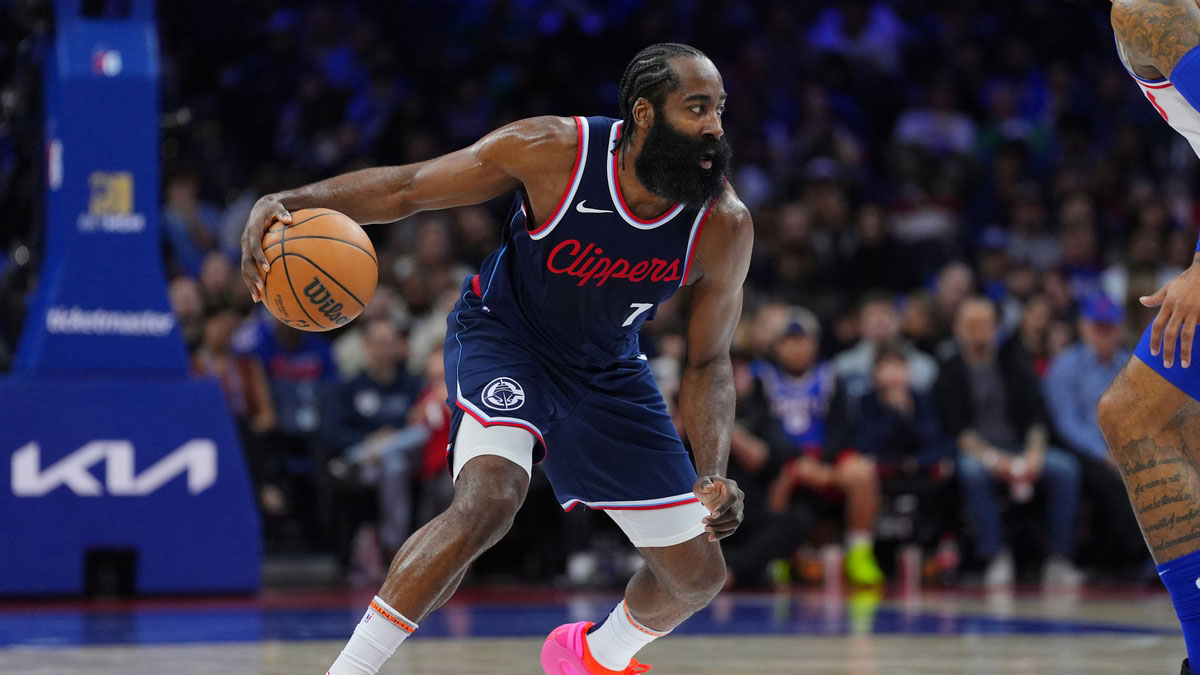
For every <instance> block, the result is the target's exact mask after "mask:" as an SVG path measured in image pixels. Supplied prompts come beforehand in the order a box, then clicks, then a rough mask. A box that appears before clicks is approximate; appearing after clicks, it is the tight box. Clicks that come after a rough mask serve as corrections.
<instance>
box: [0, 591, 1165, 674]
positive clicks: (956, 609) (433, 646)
mask: <svg viewBox="0 0 1200 675" xmlns="http://www.w3.org/2000/svg"><path fill="white" fill-rule="evenodd" d="M300 600H302V599H300ZM359 600H360V598H359V597H357V596H355V597H350V598H345V599H344V600H341V601H337V600H334V601H331V600H329V599H328V598H322V599H320V601H315V602H313V603H311V606H306V604H305V603H304V602H303V601H296V602H295V603H292V602H291V601H289V603H287V604H285V605H283V606H273V605H271V603H267V604H266V605H264V604H262V603H255V602H249V603H242V604H239V603H234V604H232V605H228V606H226V605H221V604H219V603H218V604H210V603H205V604H202V605H200V606H196V605H194V604H192V603H186V602H185V603H181V604H179V605H178V606H176V605H174V604H172V603H155V604H152V605H150V606H134V607H132V608H131V607H121V608H118V609H106V610H96V609H95V608H92V607H87V606H67V607H63V606H61V605H53V604H52V605H49V606H38V605H32V606H31V605H20V606H6V605H2V604H0V672H5V673H29V674H31V675H49V674H60V673H61V674H67V673H72V674H73V673H87V674H92V675H110V674H113V675H115V674H117V673H121V674H125V673H161V674H163V675H176V674H178V675H184V674H195V675H201V674H203V675H208V674H211V673H226V674H243V673H244V674H247V675H283V674H284V673H287V674H292V673H323V672H324V671H325V669H326V668H327V667H328V665H329V664H330V663H331V662H332V660H333V658H334V657H336V655H337V652H338V650H340V649H341V646H342V644H343V643H344V637H343V635H348V634H349V631H350V630H352V629H353V625H354V622H355V621H356V619H357V615H358V614H359V613H360V611H361V605H360V604H359V602H358V601H359ZM613 601H615V596H614V597H608V596H569V595H564V596H562V597H560V598H557V599H547V598H539V599H537V600H534V601H528V602H525V601H522V600H520V599H516V600H513V599H511V598H509V599H505V600H504V601H499V602H498V601H492V600H489V599H488V598H487V596H486V594H484V595H480V596H477V597H475V598H473V599H472V600H469V601H464V602H458V603H455V604H453V605H449V606H447V608H445V609H444V610H443V611H442V612H439V613H438V614H435V615H434V616H432V617H430V618H429V619H428V620H427V621H426V623H425V624H424V625H423V626H422V628H421V631H418V633H417V636H415V637H414V638H412V639H410V640H409V641H407V642H406V643H405V644H404V645H403V646H402V647H401V649H400V651H399V652H398V653H397V655H396V656H395V657H393V659H392V660H391V661H389V662H388V664H387V666H386V667H385V668H384V670H383V671H381V672H383V673H389V674H393V675H400V674H404V675H424V674H428V675H434V674H437V675H444V674H460V673H461V674H464V675H465V674H473V673H480V674H485V673H486V674H494V675H518V674H520V675H540V674H541V672H542V671H541V669H540V667H539V665H538V660H537V656H538V652H539V649H540V646H541V641H542V636H544V634H545V633H546V632H548V631H549V629H550V628H553V627H554V626H555V625H557V624H558V623H562V622H564V621H567V620H578V619H579V618H583V617H586V616H589V615H590V616H599V615H601V614H602V613H603V611H605V608H606V607H610V606H611V604H610V603H611V602H613ZM439 615H441V618H438V617H439ZM426 628H428V629H429V630H426ZM335 632H336V633H337V634H336V635H335V634H334V633H335ZM422 633H426V634H422ZM1183 649H1184V648H1183V640H1182V638H1181V637H1180V635H1179V631H1178V627H1177V626H1176V625H1175V620H1174V613H1173V611H1172V609H1171V603H1170V600H1169V599H1168V598H1167V597H1166V595H1165V594H1161V593H1144V592H1138V593H1112V592H1108V593H1094V592H1093V593H1083V594H1076V595H1071V596H1061V595H1041V594H1039V593H1035V592H1031V593H1018V594H1015V595H1013V594H1002V595H998V596H991V597H987V596H983V595H980V594H970V593H964V594H960V593H949V592H941V593H937V594H925V595H923V596H920V597H910V598H892V599H884V600H879V599H878V598H868V599H867V600H865V601H864V600H863V598H862V597H856V598H847V597H845V596H841V595H826V594H820V593H816V594H811V595H788V596H762V595H729V596H722V597H721V598H718V601H717V602H716V603H714V605H713V606H711V607H710V608H708V609H706V610H704V611H703V612H702V613H700V614H698V615H697V616H696V617H693V619H692V620H691V621H689V622H688V623H687V624H685V625H684V627H681V628H680V629H679V630H678V631H677V633H676V634H673V635H671V636H668V637H666V638H664V639H661V640H659V641H657V642H656V643H654V644H652V645H651V646H650V647H648V648H647V649H646V650H645V651H644V652H643V654H641V655H639V658H641V657H642V656H644V657H645V658H644V659H643V660H644V661H646V662H649V663H652V664H654V666H655V669H654V673H655V674H658V673H662V674H663V675H667V674H670V673H678V674H680V675H684V674H689V675H690V674H710V673H711V674H713V675H717V674H721V675H727V674H730V673H753V674H760V673H762V674H766V673H780V674H782V673H806V674H807V673H812V674H814V675H815V674H818V673H822V674H824V673H830V674H832V673H844V674H848V675H893V674H909V673H911V674H914V675H916V674H922V675H924V674H941V673H945V674H947V675H950V674H960V673H962V674H965V673H979V674H991V673H998V674H999V673H1004V674H1008V673H1011V674H1018V673H1019V674H1046V675H1051V674H1056V673H1138V674H1153V675H1159V674H1161V675H1176V674H1177V673H1178V672H1179V662H1180V660H1181V659H1182V657H1183V654H1184V651H1183Z"/></svg>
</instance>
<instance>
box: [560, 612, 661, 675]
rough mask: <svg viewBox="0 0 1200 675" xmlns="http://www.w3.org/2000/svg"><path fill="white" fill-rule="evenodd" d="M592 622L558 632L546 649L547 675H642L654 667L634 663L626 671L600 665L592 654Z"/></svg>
mask: <svg viewBox="0 0 1200 675" xmlns="http://www.w3.org/2000/svg"><path fill="white" fill-rule="evenodd" d="M591 627H592V622H591V621H580V622H579V623H568V624H563V625H561V626H559V627H558V628H555V629H554V630H553V631H552V632H551V633H550V636H549V637H547V638H546V643H545V644H543V645H542V669H543V670H545V671H546V675H638V674H639V673H645V672H647V671H649V670H650V668H651V666H650V665H648V664H644V663H638V662H637V659H630V661H629V665H628V666H626V667H625V670H612V669H610V668H605V667H604V666H602V665H600V664H599V663H596V659H594V658H592V653H591V652H590V651H588V645H587V632H588V629H589V628H591Z"/></svg>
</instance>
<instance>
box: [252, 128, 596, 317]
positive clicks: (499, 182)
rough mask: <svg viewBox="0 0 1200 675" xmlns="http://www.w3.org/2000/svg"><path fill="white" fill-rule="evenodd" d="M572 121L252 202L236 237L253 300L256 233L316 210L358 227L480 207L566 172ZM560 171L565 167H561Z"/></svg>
mask: <svg viewBox="0 0 1200 675" xmlns="http://www.w3.org/2000/svg"><path fill="white" fill-rule="evenodd" d="M576 144H577V135H576V129H575V121H574V120H572V119H571V118H561V117H534V118H530V119H525V120H520V121H518V122H513V123H512V124H509V125H507V126H504V127H501V128H500V129H497V130H496V131H493V132H491V133H490V134H488V135H486V136H484V137H483V138H481V139H479V140H478V141H476V142H475V143H474V144H472V145H471V146H470V147H467V148H463V149H462V150H458V151H456V152H452V153H450V154H448V155H443V156H441V157H437V158H434V159H430V160H427V161H424V162H417V163H415V164H407V165H404V166H384V167H376V168H371V169H363V170H361V171H354V172H352V173H347V174H343V175H340V176H335V177H333V178H329V179H327V180H323V181H320V182H317V183H313V184H311V185H306V186H304V187H302V188H298V189H296V190H287V191H284V192H279V193H275V194H270V195H266V196H264V197H262V198H261V199H259V200H258V203H256V204H255V205H254V209H253V210H252V211H251V212H250V217H249V218H248V219H247V222H246V228H245V230H243V232H242V277H243V279H244V280H245V281H246V285H247V286H248V287H249V288H250V293H251V295H252V296H253V297H254V298H255V299H256V300H257V299H259V297H260V296H261V288H262V274H263V273H264V272H265V271H266V270H267V269H269V266H268V264H267V261H266V258H265V256H264V255H263V252H262V234H263V230H264V229H265V228H266V227H267V226H268V225H269V224H270V223H271V222H272V221H273V220H279V221H281V222H284V223H290V222H291V215H290V212H291V211H295V210H298V209H304V208H313V207H322V208H329V209H333V210H335V211H341V212H342V213H344V214H346V215H347V216H349V217H350V218H352V219H353V220H354V221H355V222H358V223H361V224H364V225H365V224H368V223H387V222H392V221H394V220H399V219H401V218H404V217H406V216H410V215H412V214H414V213H417V212H419V211H427V210H432V209H445V208H450V207H454V206H465V205H469V204H478V203H480V202H484V201H487V200H488V199H491V198H492V197H496V196H498V195H501V194H504V193H505V192H507V191H509V190H513V189H515V188H517V187H519V186H521V185H522V184H528V182H529V181H537V180H543V179H545V177H546V176H547V175H551V174H553V173H555V172H557V173H560V174H561V173H562V172H564V171H566V172H569V171H570V170H571V167H572V165H573V163H574V161H575V147H576ZM564 167H565V168H564Z"/></svg>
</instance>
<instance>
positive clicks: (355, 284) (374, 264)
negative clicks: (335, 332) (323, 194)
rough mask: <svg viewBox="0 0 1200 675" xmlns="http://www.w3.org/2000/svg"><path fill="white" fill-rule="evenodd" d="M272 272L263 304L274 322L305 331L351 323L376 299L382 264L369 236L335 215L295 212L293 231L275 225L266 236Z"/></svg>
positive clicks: (265, 285)
mask: <svg viewBox="0 0 1200 675" xmlns="http://www.w3.org/2000/svg"><path fill="white" fill-rule="evenodd" d="M263 253H264V254H266V256H267V262H269V263H270V264H271V270H270V271H269V272H267V276H266V279H264V281H263V303H264V304H266V306H267V309H268V310H269V311H270V312H271V314H273V315H274V316H275V318H276V319H279V320H280V321H282V322H284V323H285V324H287V325H289V326H291V327H293V328H299V329H300V330H307V331H327V330H332V329H334V328H338V327H340V326H344V325H346V324H347V323H349V322H350V321H351V320H352V319H354V317H356V316H358V315H359V313H361V312H362V311H363V307H365V306H366V304H367V302H368V301H370V299H371V296H372V295H374V293H375V284H376V282H377V281H378V279H379V261H378V260H377V259H376V257H375V247H374V246H372V245H371V240H370V239H369V238H368V237H367V233H366V232H363V229H362V228H361V227H359V225H358V223H356V222H354V221H353V220H351V219H350V218H348V217H347V216H345V215H344V214H341V213H339V212H337V211H334V210H332V209H301V210H299V211H294V212H292V225H290V226H285V225H284V224H283V223H280V222H275V223H272V224H271V226H270V227H269V228H268V229H267V231H266V233H265V234H263Z"/></svg>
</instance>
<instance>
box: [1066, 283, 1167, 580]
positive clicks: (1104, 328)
mask: <svg viewBox="0 0 1200 675" xmlns="http://www.w3.org/2000/svg"><path fill="white" fill-rule="evenodd" d="M1080 309H1081V312H1080V318H1079V336H1080V340H1079V342H1076V343H1075V344H1074V345H1072V346H1071V347H1069V348H1067V349H1066V350H1064V351H1063V352H1062V353H1060V354H1059V355H1058V356H1057V357H1055V359H1054V361H1053V362H1051V364H1050V370H1049V372H1048V373H1047V374H1046V378H1045V380H1044V381H1043V383H1042V386H1043V388H1044V390H1045V392H1046V404H1047V407H1049V409H1050V416H1051V419H1052V420H1053V422H1054V427H1055V430H1056V431H1057V433H1058V436H1059V437H1060V438H1061V440H1062V442H1063V445H1064V446H1065V447H1066V448H1067V449H1068V450H1071V451H1072V452H1073V453H1074V454H1075V455H1076V457H1077V458H1078V459H1079V465H1080V469H1081V479H1082V484H1083V491H1084V494H1085V496H1087V497H1088V498H1089V499H1090V502H1091V505H1092V512H1093V516H1092V519H1091V520H1092V523H1093V524H1094V526H1093V527H1092V528H1091V529H1092V532H1093V534H1094V535H1095V537H1094V538H1093V540H1092V542H1091V543H1092V546H1091V548H1093V549H1094V550H1095V551H1096V555H1093V556H1089V557H1091V558H1092V559H1094V560H1096V561H1097V562H1100V561H1103V562H1104V563H1106V564H1109V565H1114V566H1116V567H1117V568H1118V569H1117V570H1114V571H1120V569H1119V568H1121V567H1124V571H1130V570H1132V569H1136V568H1138V567H1140V566H1141V565H1142V564H1143V563H1144V562H1145V553H1146V547H1145V546H1144V545H1143V543H1142V535H1141V531H1140V530H1139V529H1138V525H1137V521H1136V520H1135V519H1134V515H1133V511H1132V509H1131V508H1130V506H1129V500H1128V499H1126V498H1125V485H1124V484H1123V483H1122V482H1121V476H1120V474H1119V473H1118V472H1117V467H1116V465H1115V464H1114V463H1113V459H1112V456H1111V455H1109V453H1108V447H1107V446H1106V445H1105V443H1104V438H1103V436H1101V434H1100V427H1099V426H1097V423H1096V404H1097V403H1098V402H1099V401H1100V395H1101V394H1102V393H1104V390H1105V389H1107V388H1108V385H1109V383H1110V382H1112V380H1113V378H1114V377H1116V375H1117V373H1118V372H1119V371H1120V370H1121V367H1122V366H1124V365H1125V363H1126V362H1127V361H1128V360H1129V350H1128V349H1126V348H1125V347H1123V346H1122V345H1121V325H1122V322H1123V321H1124V318H1125V317H1124V312H1122V310H1121V307H1120V306H1119V305H1117V304H1115V303H1113V301H1112V300H1111V299H1109V297H1108V296H1107V295H1104V294H1103V293H1096V294H1094V295H1092V296H1089V297H1088V298H1086V299H1085V300H1084V302H1083V303H1082V304H1081V307H1080Z"/></svg>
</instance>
